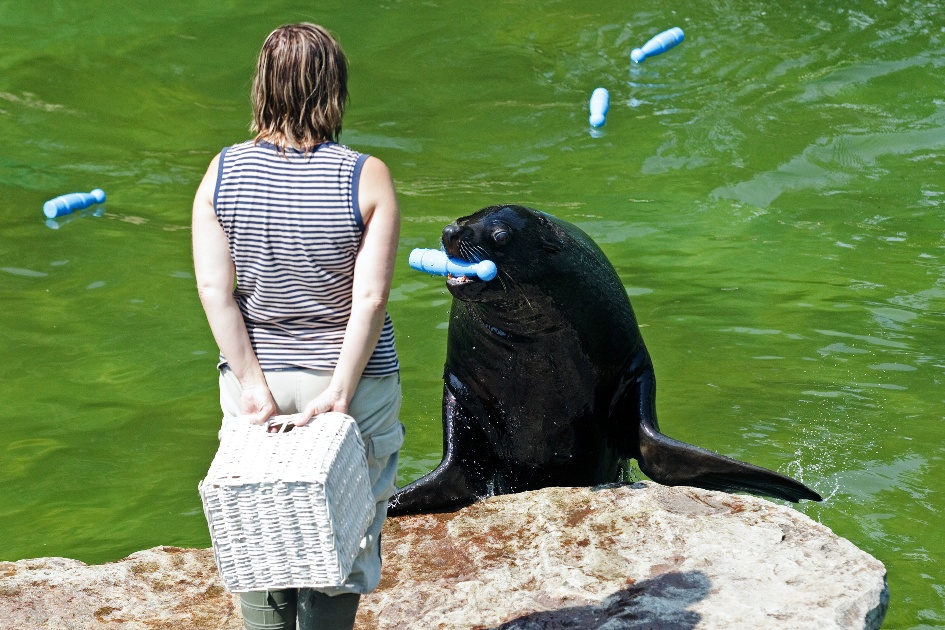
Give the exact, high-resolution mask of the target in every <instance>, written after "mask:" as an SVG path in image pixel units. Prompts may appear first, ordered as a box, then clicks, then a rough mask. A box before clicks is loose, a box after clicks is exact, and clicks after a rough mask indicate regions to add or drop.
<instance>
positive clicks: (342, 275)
mask: <svg viewBox="0 0 945 630" xmlns="http://www.w3.org/2000/svg"><path fill="white" fill-rule="evenodd" d="M367 158H368V156H367V155H364V154H360V153H357V152H355V151H353V150H351V149H349V148H348V147H345V146H342V145H340V144H335V143H326V144H322V145H320V146H319V147H318V148H317V149H316V150H315V151H314V152H309V153H302V152H300V151H294V150H292V149H287V150H286V151H285V152H282V151H279V150H278V149H277V148H276V147H275V146H274V145H272V144H269V143H266V142H259V143H258V144H256V145H254V144H253V141H247V142H243V143H241V144H237V145H234V146H231V147H227V148H226V149H224V150H223V151H222V152H221V153H220V166H219V175H218V179H217V186H216V191H215V193H214V200H213V205H214V209H215V211H216V215H217V219H218V220H219V221H220V225H222V226H223V230H224V231H225V232H226V237H227V240H228V241H229V246H230V256H232V258H233V263H234V264H235V266H236V289H235V290H234V296H235V297H236V302H237V304H238V305H239V308H240V311H241V312H242V314H243V320H244V321H245V322H246V329H247V332H249V338H250V340H251V341H252V344H253V349H254V350H255V351H256V356H257V357H258V358H259V363H260V365H261V366H262V368H263V369H264V370H273V369H285V368H312V369H319V370H333V369H334V368H335V365H336V364H337V362H338V355H339V354H340V352H341V343H342V341H343V340H344V334H345V327H346V326H347V324H348V317H349V316H350V313H351V303H352V294H351V291H352V282H353V279H354V261H355V257H356V255H357V252H358V246H359V245H360V243H361V235H362V233H363V231H364V224H363V221H362V219H361V212H360V209H359V208H358V180H359V178H360V175H361V167H362V166H363V164H364V161H365V160H366V159H367ZM220 360H221V365H224V364H225V359H224V358H223V357H222V356H221V359H220ZM398 369H399V365H398V362H397V351H396V349H395V347H394V326H393V323H392V322H391V319H390V315H386V316H385V320H384V328H383V330H382V332H381V337H380V340H379V341H378V343H377V346H376V348H375V350H374V354H373V356H372V357H371V359H370V361H369V362H368V364H367V367H366V368H365V370H364V376H386V375H389V374H394V373H396V372H397V371H398Z"/></svg>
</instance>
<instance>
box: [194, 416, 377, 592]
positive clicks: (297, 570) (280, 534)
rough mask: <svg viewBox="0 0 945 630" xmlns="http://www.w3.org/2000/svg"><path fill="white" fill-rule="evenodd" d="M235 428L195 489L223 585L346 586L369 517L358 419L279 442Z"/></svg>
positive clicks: (311, 427) (318, 424) (335, 420)
mask: <svg viewBox="0 0 945 630" xmlns="http://www.w3.org/2000/svg"><path fill="white" fill-rule="evenodd" d="M232 424H233V425H235V426H231V427H229V428H225V429H224V430H223V431H221V432H220V448H219V450H217V454H216V456H215V457H214V458H213V462H212V463H211V464H210V470H209V471H208V472H207V477H206V478H205V479H204V480H203V481H202V482H201V483H200V485H199V486H198V488H199V490H200V498H201V500H202V501H203V510H204V514H206V516H207V523H208V524H209V526H210V537H211V539H212V540H213V554H214V557H215V558H216V563H217V568H219V570H220V575H221V577H222V578H223V584H224V585H225V586H226V587H227V589H228V590H230V591H231V592H237V593H238V592H246V591H255V590H263V589H267V588H269V589H271V588H298V587H329V586H338V585H340V584H342V583H343V582H344V580H345V579H346V578H347V576H348V573H349V572H350V571H351V564H352V562H353V561H354V557H355V556H356V555H357V554H358V551H359V550H360V548H361V541H362V538H363V536H364V533H365V532H366V531H367V528H368V526H369V525H370V523H371V521H372V520H373V518H374V497H373V495H372V493H371V484H370V480H369V477H368V469H367V461H366V459H365V455H364V443H363V442H362V440H361V434H360V433H359V432H358V427H357V424H356V423H355V421H354V419H353V418H351V417H350V416H346V415H344V414H341V413H327V414H322V415H320V416H318V417H316V418H314V419H313V420H312V421H311V422H310V423H309V424H308V425H306V426H304V427H296V428H294V429H293V430H291V431H287V432H284V433H267V432H266V427H264V426H258V425H249V424H248V423H232Z"/></svg>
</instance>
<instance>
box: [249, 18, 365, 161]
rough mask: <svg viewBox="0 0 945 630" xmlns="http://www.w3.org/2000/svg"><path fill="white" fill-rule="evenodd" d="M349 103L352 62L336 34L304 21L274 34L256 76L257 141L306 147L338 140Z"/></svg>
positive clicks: (260, 55) (255, 126) (255, 129)
mask: <svg viewBox="0 0 945 630" xmlns="http://www.w3.org/2000/svg"><path fill="white" fill-rule="evenodd" d="M347 102H348V63H347V60H346V59H345V54H344V51H343V50H342V49H341V45H340V44H339V43H338V42H337V41H336V40H335V38H334V37H332V36H331V33H329V32H328V31H327V30H325V29H324V28H322V27H321V26H318V25H317V24H309V23H304V22H303V23H301V24H289V25H286V26H280V27H279V28H277V29H276V30H274V31H273V32H272V33H270V34H269V37H267V38H266V41H265V43H264V44H263V47H262V50H261V51H260V52H259V60H258V62H257V64H256V76H255V77H254V78H253V123H252V125H251V126H250V129H251V130H252V131H253V132H254V133H255V134H256V141H257V142H258V141H260V140H268V141H269V142H272V143H273V144H275V145H276V146H278V147H281V148H283V149H285V148H287V147H295V148H298V149H302V150H303V151H310V150H312V149H314V148H315V147H316V146H318V145H319V144H321V143H323V142H327V141H333V142H337V141H338V137H339V136H340V135H341V119H342V117H343V116H344V112H345V105H346V104H347Z"/></svg>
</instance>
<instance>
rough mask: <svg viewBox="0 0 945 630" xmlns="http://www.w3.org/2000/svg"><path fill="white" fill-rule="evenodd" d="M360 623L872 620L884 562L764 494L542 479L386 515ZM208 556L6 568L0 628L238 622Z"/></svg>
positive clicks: (820, 624)
mask: <svg viewBox="0 0 945 630" xmlns="http://www.w3.org/2000/svg"><path fill="white" fill-rule="evenodd" d="M383 536H384V537H383V540H384V577H383V580H382V582H381V585H380V587H379V588H378V589H377V591H375V592H374V593H372V594H371V595H368V596H366V597H364V598H363V599H362V604H361V609H360V611H359V613H358V627H359V628H363V629H372V630H373V629H375V628H377V629H384V628H418V629H427V628H439V629H450V628H456V629H468V628H503V629H513V628H520V629H532V628H534V629H538V628H541V629H553V628H580V629H590V628H601V630H604V629H606V630H621V629H643V628H679V629H689V628H693V629H695V628H726V629H729V628H791V629H802V628H816V629H817V630H822V629H828V628H878V627H879V626H880V624H881V622H882V619H883V616H884V614H885V611H886V606H887V603H888V590H887V587H886V577H885V576H886V571H885V568H884V567H883V565H882V563H880V562H879V561H878V560H876V559H875V558H873V557H872V556H870V555H869V554H867V553H865V552H863V551H860V550H859V549H857V548H856V547H855V546H853V545H852V544H851V543H850V542H848V541H846V540H844V539H842V538H840V537H838V536H836V535H835V534H833V533H832V532H831V531H830V530H829V529H827V528H826V527H824V526H822V525H820V524H818V523H815V522H814V521H812V520H811V519H809V518H808V517H806V516H804V515H803V514H801V513H799V512H797V511H795V510H793V509H791V508H788V507H783V506H779V505H775V504H773V503H770V502H768V501H765V500H763V499H757V498H754V497H746V496H740V495H739V496H733V495H728V494H723V493H718V492H708V491H704V490H697V489H693V488H667V487H664V486H659V485H656V484H652V483H645V484H644V483H639V484H634V485H632V486H620V487H608V488H599V489H582V488H547V489H545V490H539V491H536V492H528V493H523V494H518V495H510V496H503V497H494V498H491V499H488V500H485V501H482V502H480V503H478V504H476V505H474V506H471V507H468V508H466V509H463V510H460V511H458V512H455V513H451V514H440V515H420V516H412V517H402V518H398V519H391V520H389V521H388V523H387V524H386V525H385V529H384V535H383ZM240 627H242V625H241V621H240V616H239V605H238V603H237V602H236V600H235V599H234V598H233V597H232V596H231V595H230V594H228V593H226V591H224V590H223V588H222V587H221V585H220V582H219V580H218V577H217V574H216V569H215V568H214V566H213V557H212V554H211V553H210V552H209V551H208V550H194V549H187V550H185V549H177V548H173V547H158V548H155V549H150V550H147V551H142V552H138V553H136V554H132V555H131V556H129V557H128V558H126V559H124V560H121V561H119V562H115V563H109V564H104V565H97V566H86V565H84V564H82V563H79V562H76V561H74V560H64V559H56V558H50V559H41V560H21V561H19V562H15V563H0V628H18V629H20V628H116V629H117V628H175V629H180V630H187V629H190V628H240Z"/></svg>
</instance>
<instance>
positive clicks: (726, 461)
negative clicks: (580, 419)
mask: <svg viewBox="0 0 945 630" xmlns="http://www.w3.org/2000/svg"><path fill="white" fill-rule="evenodd" d="M637 383H638V384H639V386H640V392H639V394H640V398H639V400H640V408H639V411H640V423H639V452H638V453H637V454H636V457H637V463H638V464H639V466H640V470H642V471H643V473H644V474H645V475H646V476H647V477H649V478H650V479H652V480H653V481H656V482H658V483H662V484H665V485H668V486H695V487H697V488H705V489H706V490H721V491H724V492H739V491H741V492H748V493H751V494H759V495H763V496H768V497H776V498H778V499H784V500H786V501H792V502H797V501H799V500H801V499H809V500H811V501H820V500H821V496H820V495H819V494H817V493H816V492H814V491H813V490H811V489H810V488H808V487H807V486H805V485H804V484H802V483H800V482H799V481H796V480H795V479H791V478H790V477H788V476H786V475H782V474H781V473H777V472H774V471H772V470H768V469H766V468H762V467H760V466H755V465H754V464H747V463H745V462H740V461H738V460H736V459H731V458H729V457H725V456H724V455H719V454H718V453H714V452H712V451H709V450H707V449H704V448H700V447H698V446H693V445H691V444H686V443H685V442H680V441H679V440H674V439H673V438H671V437H669V436H667V435H664V434H662V433H660V431H659V428H658V425H657V423H656V414H655V411H654V408H655V405H654V400H655V392H656V385H655V380H654V379H653V375H652V372H651V373H649V374H645V375H643V376H642V377H640V378H639V379H638V380H637Z"/></svg>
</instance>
